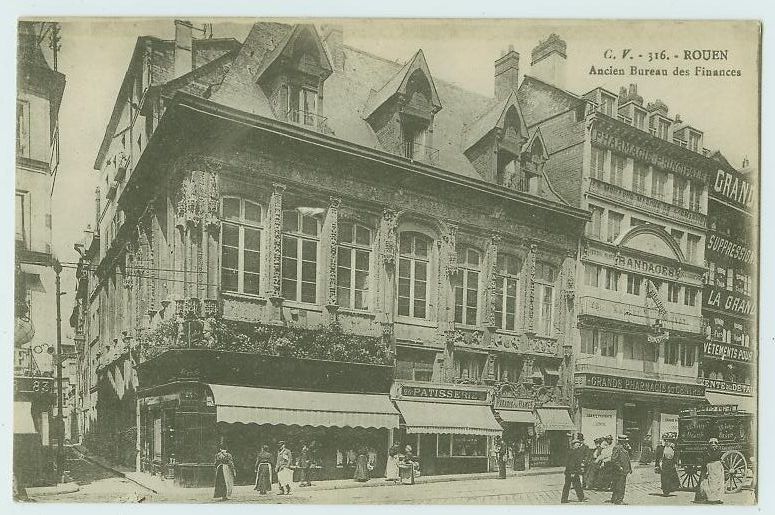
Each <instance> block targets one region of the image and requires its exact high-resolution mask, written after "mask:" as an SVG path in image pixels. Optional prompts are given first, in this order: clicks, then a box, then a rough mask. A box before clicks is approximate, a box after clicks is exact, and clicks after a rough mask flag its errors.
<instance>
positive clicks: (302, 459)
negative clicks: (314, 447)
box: [298, 444, 312, 487]
mask: <svg viewBox="0 0 775 515" xmlns="http://www.w3.org/2000/svg"><path fill="white" fill-rule="evenodd" d="M298 465H299V486H300V487H302V486H312V481H311V479H312V478H311V477H310V472H309V470H310V467H312V456H311V452H310V449H309V446H308V445H307V444H304V445H302V446H301V452H300V453H299V463H298Z"/></svg>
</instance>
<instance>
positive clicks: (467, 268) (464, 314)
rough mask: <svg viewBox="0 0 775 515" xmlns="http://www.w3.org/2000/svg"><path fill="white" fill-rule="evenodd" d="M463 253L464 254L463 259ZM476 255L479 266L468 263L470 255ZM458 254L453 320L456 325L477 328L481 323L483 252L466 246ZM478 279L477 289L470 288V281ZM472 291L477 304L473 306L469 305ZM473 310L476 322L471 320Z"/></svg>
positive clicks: (454, 282) (459, 249)
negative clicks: (480, 303)
mask: <svg viewBox="0 0 775 515" xmlns="http://www.w3.org/2000/svg"><path fill="white" fill-rule="evenodd" d="M461 252H462V253H463V254H464V255H463V256H462V257H463V259H461ZM471 252H472V253H474V254H475V255H476V257H477V261H478V264H472V263H470V262H469V261H468V258H469V253H471ZM457 254H458V268H457V272H456V273H455V276H454V278H453V283H452V291H453V297H454V305H455V311H454V316H453V319H454V321H455V323H456V324H461V325H466V326H476V325H477V324H478V323H479V314H480V311H481V310H480V309H479V297H480V295H481V287H482V252H481V251H479V250H478V249H475V248H473V247H470V246H467V245H464V246H460V247H459V248H458V249H457ZM474 275H475V277H476V287H475V288H471V287H470V281H471V278H472V276H474ZM458 289H460V290H461V292H460V293H461V294H462V299H461V298H459V295H458ZM471 291H475V293H476V295H475V302H474V304H473V306H472V305H470V304H469V303H468V294H469V293H470V292H471ZM458 301H460V304H459V305H460V310H461V313H460V318H459V319H458ZM471 309H473V318H474V320H473V321H472V320H469V314H470V313H469V310H471Z"/></svg>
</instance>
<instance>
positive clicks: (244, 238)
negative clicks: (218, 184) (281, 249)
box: [221, 197, 262, 295]
mask: <svg viewBox="0 0 775 515" xmlns="http://www.w3.org/2000/svg"><path fill="white" fill-rule="evenodd" d="M261 222H262V220H261V206H260V205H258V204H256V203H255V202H251V201H249V200H245V199H241V198H236V197H224V198H223V199H221V291H227V292H236V293H248V294H251V295H258V294H259V293H260V277H261V228H262V225H261Z"/></svg>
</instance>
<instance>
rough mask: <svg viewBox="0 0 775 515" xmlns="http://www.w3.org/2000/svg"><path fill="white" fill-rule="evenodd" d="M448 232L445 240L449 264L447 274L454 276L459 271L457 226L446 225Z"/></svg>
mask: <svg viewBox="0 0 775 515" xmlns="http://www.w3.org/2000/svg"><path fill="white" fill-rule="evenodd" d="M445 226H446V231H445V232H444V235H443V238H444V243H445V247H446V255H447V260H446V261H447V263H446V273H447V275H454V274H456V273H457V270H458V262H457V248H456V247H457V225H454V224H445Z"/></svg>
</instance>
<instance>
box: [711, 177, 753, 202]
mask: <svg viewBox="0 0 775 515" xmlns="http://www.w3.org/2000/svg"><path fill="white" fill-rule="evenodd" d="M711 191H712V193H711V194H712V195H713V196H714V197H717V198H721V199H723V200H726V201H728V202H731V203H733V204H736V205H738V206H740V207H743V208H750V207H751V206H752V205H753V201H754V188H753V184H751V182H750V181H748V180H747V178H746V177H744V176H743V175H742V174H739V173H736V172H727V171H725V170H718V171H717V172H716V180H714V181H713V188H712V190H711Z"/></svg>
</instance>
